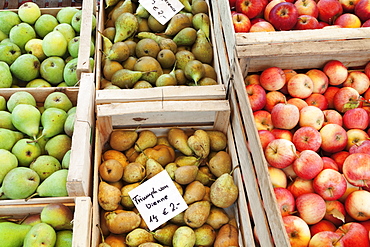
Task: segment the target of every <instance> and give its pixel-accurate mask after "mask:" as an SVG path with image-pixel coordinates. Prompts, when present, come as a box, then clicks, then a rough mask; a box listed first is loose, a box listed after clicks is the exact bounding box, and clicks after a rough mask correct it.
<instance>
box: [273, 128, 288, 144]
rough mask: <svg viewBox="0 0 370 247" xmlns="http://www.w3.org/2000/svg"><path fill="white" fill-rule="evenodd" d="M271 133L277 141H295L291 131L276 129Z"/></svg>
mask: <svg viewBox="0 0 370 247" xmlns="http://www.w3.org/2000/svg"><path fill="white" fill-rule="evenodd" d="M271 133H272V134H273V135H274V137H275V139H286V140H289V141H292V140H293V133H292V132H291V131H290V130H286V129H276V128H274V129H272V130H271Z"/></svg>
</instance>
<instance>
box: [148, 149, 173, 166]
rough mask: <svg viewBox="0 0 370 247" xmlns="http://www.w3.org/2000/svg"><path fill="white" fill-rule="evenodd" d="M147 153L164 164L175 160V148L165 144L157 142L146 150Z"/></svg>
mask: <svg viewBox="0 0 370 247" xmlns="http://www.w3.org/2000/svg"><path fill="white" fill-rule="evenodd" d="M144 153H145V155H146V156H147V157H148V158H151V159H154V160H155V161H157V162H158V163H159V164H161V165H162V166H165V165H167V164H168V163H171V162H173V161H174V160H175V156H176V155H175V150H174V149H173V148H172V147H170V146H167V145H164V144H157V145H155V146H154V147H152V148H147V149H145V150H144Z"/></svg>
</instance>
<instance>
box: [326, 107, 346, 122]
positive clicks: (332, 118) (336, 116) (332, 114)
mask: <svg viewBox="0 0 370 247" xmlns="http://www.w3.org/2000/svg"><path fill="white" fill-rule="evenodd" d="M322 112H323V113H324V124H323V126H325V125H327V124H330V123H335V124H338V125H340V126H342V125H343V117H342V115H341V114H340V113H339V112H337V111H336V110H332V109H328V110H323V111H322Z"/></svg>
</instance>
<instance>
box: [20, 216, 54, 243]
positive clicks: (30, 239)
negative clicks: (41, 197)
mask: <svg viewBox="0 0 370 247" xmlns="http://www.w3.org/2000/svg"><path fill="white" fill-rule="evenodd" d="M56 239H57V234H56V232H55V230H54V229H53V227H51V226H50V225H49V224H47V223H43V222H41V223H39V224H36V225H34V226H32V228H31V229H30V230H29V232H28V233H27V234H26V236H25V238H24V242H23V247H36V246H44V247H54V245H55V242H56Z"/></svg>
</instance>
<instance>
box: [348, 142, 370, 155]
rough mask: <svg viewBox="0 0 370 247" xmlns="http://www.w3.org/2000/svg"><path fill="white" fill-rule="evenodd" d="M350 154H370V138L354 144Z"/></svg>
mask: <svg viewBox="0 0 370 247" xmlns="http://www.w3.org/2000/svg"><path fill="white" fill-rule="evenodd" d="M348 152H349V153H350V154H354V153H365V154H370V140H365V141H363V142H361V143H360V144H356V145H353V146H352V147H350V149H349V150H348Z"/></svg>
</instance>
